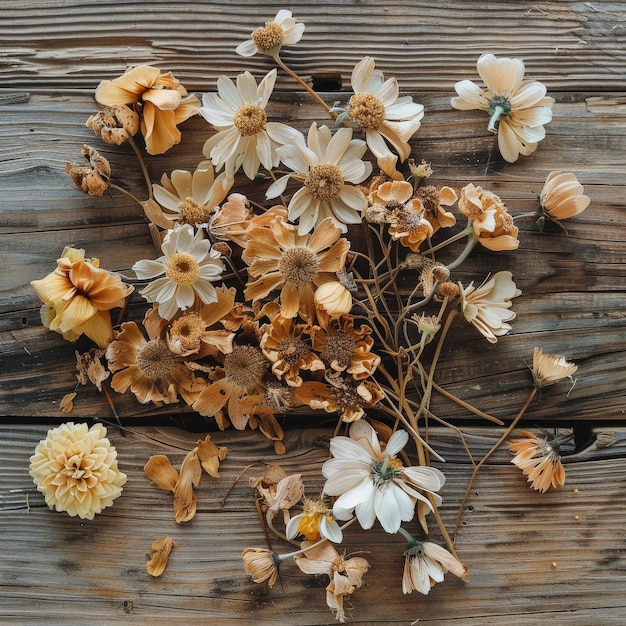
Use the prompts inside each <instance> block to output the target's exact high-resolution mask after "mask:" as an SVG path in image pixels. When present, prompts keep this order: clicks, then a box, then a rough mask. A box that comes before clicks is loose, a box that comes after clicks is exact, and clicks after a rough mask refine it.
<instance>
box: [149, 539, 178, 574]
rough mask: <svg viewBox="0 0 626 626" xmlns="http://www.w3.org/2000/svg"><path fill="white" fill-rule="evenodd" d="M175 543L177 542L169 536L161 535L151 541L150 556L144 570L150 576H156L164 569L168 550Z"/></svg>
mask: <svg viewBox="0 0 626 626" xmlns="http://www.w3.org/2000/svg"><path fill="white" fill-rule="evenodd" d="M177 545H178V542H177V541H174V540H173V539H172V538H171V537H161V539H157V540H156V541H153V542H152V546H151V558H150V560H149V561H148V562H147V563H146V570H147V571H148V574H150V576H155V577H157V576H160V575H161V574H162V573H163V572H164V571H165V568H166V566H167V561H168V560H169V556H170V552H171V551H172V548H173V547H174V546H177Z"/></svg>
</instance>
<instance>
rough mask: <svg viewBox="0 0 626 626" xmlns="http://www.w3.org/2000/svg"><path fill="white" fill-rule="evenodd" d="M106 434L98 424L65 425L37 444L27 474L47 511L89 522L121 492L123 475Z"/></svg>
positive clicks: (124, 478) (53, 430)
mask: <svg viewBox="0 0 626 626" xmlns="http://www.w3.org/2000/svg"><path fill="white" fill-rule="evenodd" d="M106 434H107V429H106V428H105V427H104V426H102V424H94V425H93V426H92V427H91V428H89V426H88V425H87V424H74V423H73V422H68V423H66V424H61V426H58V427H57V428H53V429H51V430H49V431H48V436H47V437H46V439H44V440H43V441H41V442H39V445H38V446H37V448H36V449H35V454H33V456H31V457H30V470H29V473H30V475H31V477H32V478H33V481H34V483H35V485H37V489H38V490H39V491H41V493H43V495H44V497H45V499H46V504H47V505H48V506H49V507H50V508H51V509H52V508H54V509H56V510H57V511H66V512H67V513H68V514H69V515H70V516H71V517H75V516H76V515H78V517H80V518H81V519H93V518H94V515H95V514H96V513H101V512H102V510H103V509H106V508H107V507H109V506H111V505H112V504H113V500H115V499H116V498H117V497H118V496H119V495H120V494H121V493H122V485H124V483H125V482H126V474H124V473H123V472H120V470H119V468H118V466H117V452H116V450H115V448H114V447H113V446H112V445H111V443H110V441H109V440H108V439H107V437H106Z"/></svg>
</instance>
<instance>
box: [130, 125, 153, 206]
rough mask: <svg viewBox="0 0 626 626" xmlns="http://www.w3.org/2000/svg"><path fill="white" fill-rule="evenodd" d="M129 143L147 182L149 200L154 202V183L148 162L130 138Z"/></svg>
mask: <svg viewBox="0 0 626 626" xmlns="http://www.w3.org/2000/svg"><path fill="white" fill-rule="evenodd" d="M128 143H129V144H130V145H131V146H132V148H133V150H134V151H135V155H136V156H137V160H138V161H139V167H141V173H142V174H143V179H144V180H145V181H146V187H147V189H148V199H149V200H152V181H151V180H150V175H149V174H148V168H147V167H146V162H145V161H144V160H143V155H142V154H141V150H139V148H138V146H137V144H136V143H135V140H134V139H133V138H132V137H130V139H129V140H128Z"/></svg>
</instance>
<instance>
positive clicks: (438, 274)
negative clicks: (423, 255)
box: [433, 263, 450, 283]
mask: <svg viewBox="0 0 626 626" xmlns="http://www.w3.org/2000/svg"><path fill="white" fill-rule="evenodd" d="M433 276H434V277H435V278H436V279H437V280H438V281H440V282H442V283H443V282H445V281H446V280H448V278H450V270H449V269H448V268H447V267H446V266H445V265H443V264H441V263H435V265H434V267H433Z"/></svg>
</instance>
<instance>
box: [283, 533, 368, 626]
mask: <svg viewBox="0 0 626 626" xmlns="http://www.w3.org/2000/svg"><path fill="white" fill-rule="evenodd" d="M302 546H303V548H304V549H305V551H304V553H303V554H301V555H297V556H294V561H295V562H296V565H297V566H298V567H299V568H300V570H301V571H302V572H304V573H305V574H326V575H327V576H329V577H330V583H329V585H328V586H327V587H326V604H327V605H328V607H329V608H330V609H331V610H332V611H334V612H335V619H336V620H337V621H338V622H341V623H343V622H345V621H346V614H345V610H344V599H345V598H346V596H351V595H352V594H353V593H354V592H355V591H356V590H357V589H358V588H359V587H361V585H362V584H363V576H364V575H365V574H366V573H367V570H368V569H369V563H368V562H367V560H366V559H364V558H363V557H360V556H353V557H352V558H346V556H345V555H343V554H339V553H338V552H337V550H336V549H335V548H334V547H333V546H332V545H331V544H330V543H325V544H322V545H319V546H316V545H313V544H312V543H311V542H303V544H302Z"/></svg>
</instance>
